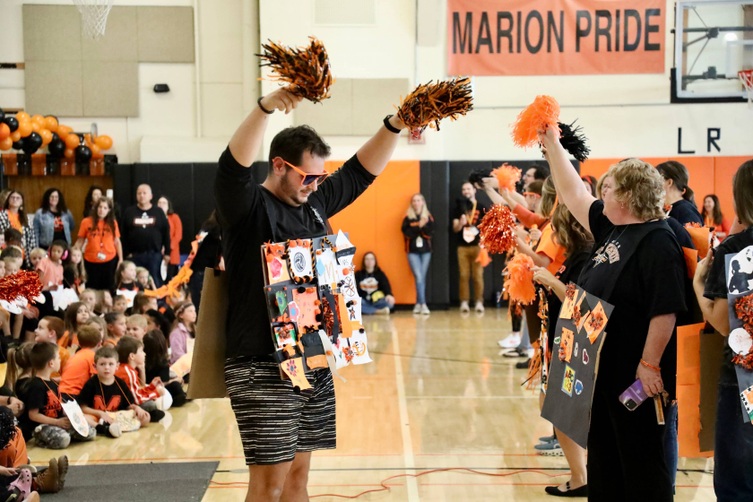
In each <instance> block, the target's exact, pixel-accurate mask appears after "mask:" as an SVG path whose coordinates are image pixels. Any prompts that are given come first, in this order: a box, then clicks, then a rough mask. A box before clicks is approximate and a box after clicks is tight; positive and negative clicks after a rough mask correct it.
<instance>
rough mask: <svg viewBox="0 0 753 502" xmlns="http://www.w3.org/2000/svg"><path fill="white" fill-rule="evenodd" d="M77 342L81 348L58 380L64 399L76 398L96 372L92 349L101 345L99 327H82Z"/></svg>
mask: <svg viewBox="0 0 753 502" xmlns="http://www.w3.org/2000/svg"><path fill="white" fill-rule="evenodd" d="M78 342H79V343H80V344H81V348H80V349H79V350H78V352H76V353H75V354H74V355H73V357H71V359H70V360H69V361H68V365H66V367H65V369H64V370H63V377H62V379H61V380H60V387H59V391H60V395H61V396H63V397H64V398H66V399H67V398H73V399H76V397H77V396H78V395H79V393H80V392H81V389H82V388H83V387H84V384H85V383H86V382H88V381H89V379H90V378H91V377H92V375H96V374H97V368H96V366H95V365H94V351H95V350H97V349H98V348H99V346H100V345H102V335H100V333H99V329H97V327H96V326H92V325H86V326H84V327H82V328H81V329H80V330H79V331H78ZM94 425H96V424H94Z"/></svg>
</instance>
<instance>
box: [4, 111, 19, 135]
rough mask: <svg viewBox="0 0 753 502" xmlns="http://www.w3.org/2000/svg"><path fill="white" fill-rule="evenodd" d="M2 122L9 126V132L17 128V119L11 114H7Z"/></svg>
mask: <svg viewBox="0 0 753 502" xmlns="http://www.w3.org/2000/svg"><path fill="white" fill-rule="evenodd" d="M3 122H5V123H6V124H7V125H8V127H9V128H10V132H15V131H16V129H18V119H17V118H16V117H14V116H12V115H8V116H7V117H5V118H4V119H3Z"/></svg>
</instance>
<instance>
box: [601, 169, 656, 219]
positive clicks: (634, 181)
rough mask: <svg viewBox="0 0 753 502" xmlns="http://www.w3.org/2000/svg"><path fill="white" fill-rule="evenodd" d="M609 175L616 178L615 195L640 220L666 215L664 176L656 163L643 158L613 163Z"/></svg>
mask: <svg viewBox="0 0 753 502" xmlns="http://www.w3.org/2000/svg"><path fill="white" fill-rule="evenodd" d="M607 176H610V177H611V178H612V179H613V180H614V195H615V198H616V199H617V201H618V202H621V203H623V204H626V205H627V206H628V210H629V211H630V213H631V214H632V215H633V216H635V217H636V218H638V219H639V220H641V221H649V220H654V219H657V218H664V216H665V213H664V196H665V192H664V178H662V175H661V174H659V171H657V170H656V169H655V168H654V166H652V165H651V164H649V163H648V162H644V161H642V160H640V159H625V160H621V161H620V162H618V163H616V164H614V165H612V166H611V167H610V168H609V171H607Z"/></svg>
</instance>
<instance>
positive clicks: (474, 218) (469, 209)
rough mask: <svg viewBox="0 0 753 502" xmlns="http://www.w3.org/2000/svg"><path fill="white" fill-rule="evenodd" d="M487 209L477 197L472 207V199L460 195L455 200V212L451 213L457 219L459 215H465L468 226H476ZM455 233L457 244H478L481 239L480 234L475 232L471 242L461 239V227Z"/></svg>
mask: <svg viewBox="0 0 753 502" xmlns="http://www.w3.org/2000/svg"><path fill="white" fill-rule="evenodd" d="M487 209H488V208H487V207H486V205H484V204H482V203H481V201H479V200H478V199H476V207H475V209H474V206H473V201H471V200H470V199H466V198H465V197H460V198H459V199H458V200H457V201H456V204H455V212H454V213H453V215H452V218H453V219H455V220H459V219H460V217H461V216H463V215H465V217H466V218H468V223H469V225H470V226H473V227H478V224H479V223H481V219H482V218H483V217H484V214H485V213H486V211H487ZM457 235H458V246H478V244H479V240H480V239H481V236H480V235H479V234H478V233H477V234H476V237H475V238H474V239H473V240H472V241H471V242H466V241H465V239H463V230H462V229H461V230H460V232H458V233H457Z"/></svg>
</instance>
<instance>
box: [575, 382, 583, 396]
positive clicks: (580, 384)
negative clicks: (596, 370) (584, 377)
mask: <svg viewBox="0 0 753 502" xmlns="http://www.w3.org/2000/svg"><path fill="white" fill-rule="evenodd" d="M574 388H575V395H576V396H580V395H581V393H582V392H583V382H581V381H580V380H576V381H575V387H574Z"/></svg>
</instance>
